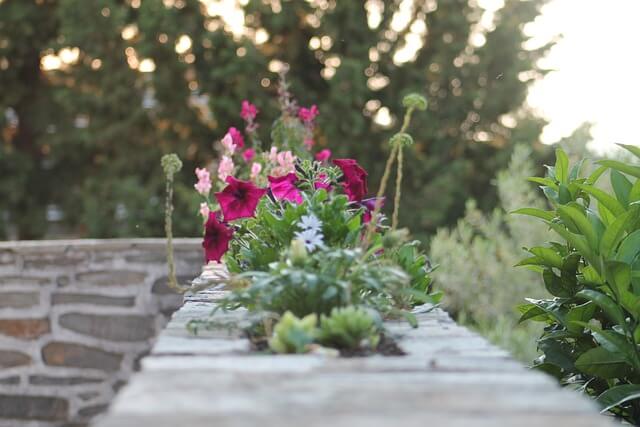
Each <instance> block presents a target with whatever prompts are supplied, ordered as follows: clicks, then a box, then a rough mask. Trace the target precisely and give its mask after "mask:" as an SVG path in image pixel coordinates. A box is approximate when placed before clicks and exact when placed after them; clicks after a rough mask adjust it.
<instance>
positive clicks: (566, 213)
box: [558, 205, 599, 251]
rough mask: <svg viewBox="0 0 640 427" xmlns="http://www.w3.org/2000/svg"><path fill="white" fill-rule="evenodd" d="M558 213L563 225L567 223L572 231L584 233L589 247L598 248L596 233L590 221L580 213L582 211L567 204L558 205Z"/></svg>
mask: <svg viewBox="0 0 640 427" xmlns="http://www.w3.org/2000/svg"><path fill="white" fill-rule="evenodd" d="M558 213H559V214H560V219H561V220H562V222H563V223H564V224H565V225H567V228H569V230H572V229H573V230H572V231H573V232H574V233H575V232H578V233H580V234H582V235H584V237H586V239H587V242H588V243H589V246H590V247H591V249H592V250H593V251H597V250H598V243H599V242H598V235H597V234H596V232H595V230H594V228H593V226H592V225H591V222H590V221H589V219H587V217H586V216H585V215H584V214H583V213H582V211H580V210H579V209H578V208H576V207H574V206H571V205H568V206H558Z"/></svg>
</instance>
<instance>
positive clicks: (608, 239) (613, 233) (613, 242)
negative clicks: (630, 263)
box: [600, 211, 633, 257]
mask: <svg viewBox="0 0 640 427" xmlns="http://www.w3.org/2000/svg"><path fill="white" fill-rule="evenodd" d="M632 213H633V212H632V211H629V212H626V213H624V214H622V215H620V216H619V217H618V218H616V220H615V221H613V223H611V224H610V225H608V226H607V229H606V230H605V232H604V234H603V235H602V239H600V253H601V254H602V255H604V256H606V257H609V256H610V255H611V253H612V252H613V251H614V250H615V248H616V246H617V245H618V243H619V242H620V240H621V239H622V237H623V236H624V232H625V229H626V228H627V225H628V223H629V221H630V220H632V219H633V218H632Z"/></svg>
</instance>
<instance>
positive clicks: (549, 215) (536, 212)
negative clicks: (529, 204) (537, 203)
mask: <svg viewBox="0 0 640 427" xmlns="http://www.w3.org/2000/svg"><path fill="white" fill-rule="evenodd" d="M511 213H512V214H517V215H528V216H533V217H536V218H541V219H544V220H545V221H551V220H553V219H554V218H555V214H554V213H553V211H543V210H542V209H536V208H521V209H516V210H515V211H512V212H511Z"/></svg>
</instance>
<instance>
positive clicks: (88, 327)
mask: <svg viewBox="0 0 640 427" xmlns="http://www.w3.org/2000/svg"><path fill="white" fill-rule="evenodd" d="M59 323H60V326H62V327H64V328H66V329H69V330H72V331H75V332H78V333H80V334H84V335H91V336H94V337H98V338H102V339H106V340H111V341H141V340H146V339H149V338H152V337H153V336H154V333H155V318H154V317H153V316H135V315H98V314H86V313H66V314H63V315H62V316H60V319H59Z"/></svg>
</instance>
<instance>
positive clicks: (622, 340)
mask: <svg viewBox="0 0 640 427" xmlns="http://www.w3.org/2000/svg"><path fill="white" fill-rule="evenodd" d="M584 327H585V328H588V329H590V330H591V333H592V334H593V337H594V338H595V339H596V341H597V342H598V344H600V345H601V346H603V347H604V348H606V349H607V350H609V351H610V352H612V353H621V354H622V355H624V357H625V360H626V361H627V362H628V363H629V364H631V366H632V367H633V368H634V369H636V370H638V368H640V360H638V355H637V354H636V352H635V349H634V346H635V343H632V342H629V340H628V339H627V338H626V337H625V336H624V335H622V334H619V333H617V332H615V331H613V330H602V329H600V328H598V327H597V326H594V325H591V324H584Z"/></svg>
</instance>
